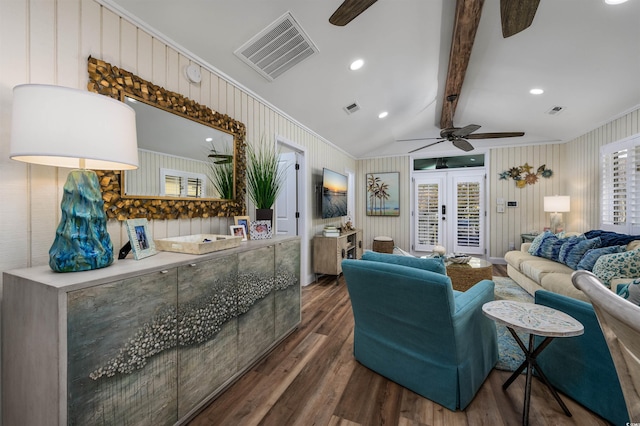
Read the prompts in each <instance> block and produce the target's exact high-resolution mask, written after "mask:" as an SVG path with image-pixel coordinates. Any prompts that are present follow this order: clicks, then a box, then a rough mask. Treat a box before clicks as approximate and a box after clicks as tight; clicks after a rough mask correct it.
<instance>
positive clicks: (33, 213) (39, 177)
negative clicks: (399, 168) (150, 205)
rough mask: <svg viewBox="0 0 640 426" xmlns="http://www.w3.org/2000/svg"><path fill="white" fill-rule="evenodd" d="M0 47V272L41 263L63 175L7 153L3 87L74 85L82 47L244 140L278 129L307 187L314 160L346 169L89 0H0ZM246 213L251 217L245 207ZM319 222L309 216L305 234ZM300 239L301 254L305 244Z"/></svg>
mask: <svg viewBox="0 0 640 426" xmlns="http://www.w3.org/2000/svg"><path fill="white" fill-rule="evenodd" d="M0 52H2V54H0V178H1V179H2V182H3V185H1V186H0V197H1V199H2V200H3V202H2V205H1V206H0V219H1V220H0V238H1V239H2V240H1V241H2V244H1V245H0V270H8V269H13V268H19V267H25V266H34V265H42V264H46V263H47V262H48V250H49V247H50V246H51V243H52V241H53V237H54V234H55V228H56V226H57V223H58V221H59V215H60V213H59V211H60V207H59V203H60V199H61V193H62V187H63V185H64V181H65V179H66V176H67V171H66V170H65V169H55V168H52V167H43V166H30V165H26V164H22V163H17V162H14V161H11V160H9V159H8V153H9V150H8V145H9V137H10V135H9V128H10V118H11V102H12V88H13V87H14V86H15V85H18V84H24V83H45V84H57V85H62V86H68V87H75V88H79V89H84V88H86V84H87V58H88V57H89V56H90V55H91V56H93V57H96V58H99V59H102V60H105V61H107V62H109V63H111V64H112V65H115V66H118V67H121V68H123V69H126V70H128V71H131V72H133V73H135V74H137V75H139V76H140V77H142V78H144V79H146V80H149V81H152V82H153V83H155V84H158V85H160V86H163V87H165V88H166V89H168V90H172V91H176V92H179V93H181V94H183V95H185V96H187V97H189V98H191V99H194V100H195V101H197V102H199V103H201V104H205V105H207V106H209V107H211V108H212V109H213V110H216V111H219V112H221V113H223V114H228V115H229V116H231V117H233V118H235V119H236V120H239V121H242V122H243V123H245V125H246V126H247V136H248V138H247V139H248V142H249V143H253V142H255V141H258V140H260V139H261V138H263V137H264V138H268V140H269V141H274V140H275V139H274V138H275V135H280V136H282V137H284V138H286V139H287V140H290V141H292V142H295V143H296V144H298V145H299V146H301V147H303V148H304V149H305V150H306V155H307V162H308V163H307V166H308V168H307V172H308V174H309V175H308V182H309V187H308V188H306V192H307V193H309V194H313V192H314V190H315V188H314V186H313V185H314V179H313V175H314V174H317V173H320V172H321V171H322V167H323V166H325V165H327V164H331V167H332V168H334V169H336V170H339V171H344V170H345V169H352V170H355V169H356V161H355V159H353V158H352V157H350V156H348V155H346V154H345V153H344V152H343V151H341V150H338V149H336V148H335V147H334V146H333V145H331V144H330V143H328V142H327V141H325V140H324V139H322V138H320V137H319V136H318V135H316V134H314V133H313V132H311V131H309V130H308V129H306V128H305V127H303V126H302V125H300V124H298V123H296V122H295V121H294V120H293V119H292V118H291V117H289V116H286V115H285V114H284V113H281V112H279V111H277V110H276V109H275V108H273V107H271V106H269V105H267V104H265V102H263V101H262V100H260V99H258V98H257V97H255V96H253V95H252V94H251V93H249V92H248V91H246V90H244V89H242V88H239V87H238V86H237V85H236V84H234V82H231V81H228V80H227V79H225V78H223V77H221V76H220V74H219V73H216V72H215V69H214V67H215V64H204V63H197V62H196V61H195V60H194V59H193V58H194V57H195V56H193V55H191V54H190V53H189V52H180V51H177V50H176V49H174V48H173V47H172V46H170V45H169V44H168V43H167V42H165V41H164V40H163V38H162V35H159V34H150V33H149V32H147V31H145V30H143V29H141V28H140V27H139V26H137V25H136V24H134V23H132V22H129V21H128V20H126V19H124V18H122V17H120V16H118V15H117V14H116V13H114V12H112V11H110V10H109V9H107V8H106V7H103V6H101V5H100V4H98V3H96V2H95V1H93V0H64V1H54V0H42V1H28V0H10V1H4V0H3V1H0ZM192 63H194V64H196V65H199V66H200V67H201V73H202V82H201V83H200V84H199V85H193V84H190V83H189V82H188V81H187V80H186V78H185V77H184V76H183V73H182V72H181V71H182V69H183V68H184V67H185V66H187V65H189V64H192ZM87 142H88V143H90V142H91V141H90V139H88V141H87ZM315 204H316V200H315V199H314V198H313V197H309V198H308V205H307V206H306V207H307V211H308V212H315V211H316V210H315V208H316V206H315ZM247 211H248V213H249V214H250V215H252V216H253V207H252V206H248V209H247ZM232 220H233V219H232V218H231V219H228V218H208V219H192V220H188V219H181V220H161V221H152V223H151V224H150V228H151V232H152V234H153V236H154V237H156V238H163V237H168V236H176V235H187V234H194V233H200V232H213V233H224V234H227V233H228V232H229V227H228V226H229V224H231V223H232ZM323 224H324V221H323V220H321V219H319V218H318V217H317V215H315V214H314V216H313V218H312V220H310V221H309V227H308V233H309V235H311V236H312V235H313V234H314V233H315V232H317V230H319V229H321V228H322V226H323ZM108 229H109V233H110V235H111V239H112V241H113V245H114V247H115V248H116V249H118V248H119V247H120V246H121V245H122V244H123V243H124V242H125V241H126V240H127V236H126V230H125V229H124V227H123V226H122V224H121V223H120V222H117V221H109V224H108ZM306 243H307V245H308V247H309V252H310V244H311V243H310V241H307V242H306ZM307 275H310V271H307ZM303 276H304V274H303Z"/></svg>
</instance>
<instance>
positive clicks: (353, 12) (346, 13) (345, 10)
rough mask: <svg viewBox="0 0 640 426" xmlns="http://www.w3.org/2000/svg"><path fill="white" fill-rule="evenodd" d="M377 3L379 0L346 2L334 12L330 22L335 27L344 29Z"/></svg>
mask: <svg viewBox="0 0 640 426" xmlns="http://www.w3.org/2000/svg"><path fill="white" fill-rule="evenodd" d="M376 1H377V0H344V2H343V3H342V4H341V5H340V7H338V8H337V9H336V11H335V12H333V15H331V18H329V22H331V23H332V24H333V25H337V26H339V27H344V26H345V25H347V24H348V23H349V22H351V21H352V20H354V19H355V18H357V17H358V15H360V14H361V13H362V12H364V11H365V10H367V9H368V8H369V6H371V5H372V4H374V3H375V2H376Z"/></svg>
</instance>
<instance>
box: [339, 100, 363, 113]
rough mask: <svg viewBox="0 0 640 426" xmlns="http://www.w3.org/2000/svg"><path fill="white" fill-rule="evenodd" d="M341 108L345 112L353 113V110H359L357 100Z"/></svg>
mask: <svg viewBox="0 0 640 426" xmlns="http://www.w3.org/2000/svg"><path fill="white" fill-rule="evenodd" d="M343 109H344V110H345V112H346V113H347V114H353V113H354V112H356V111H359V110H360V105H358V103H357V102H354V103H352V104H350V105H347V106H346V107H344V108H343Z"/></svg>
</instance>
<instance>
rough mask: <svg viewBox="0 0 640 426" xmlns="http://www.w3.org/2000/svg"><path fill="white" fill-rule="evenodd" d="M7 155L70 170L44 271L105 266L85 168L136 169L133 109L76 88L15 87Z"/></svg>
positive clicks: (101, 217)
mask: <svg viewBox="0 0 640 426" xmlns="http://www.w3.org/2000/svg"><path fill="white" fill-rule="evenodd" d="M9 156H10V158H12V159H14V160H18V161H23V162H26V163H32V164H41V165H46V166H56V167H69V168H77V169H75V170H72V171H71V172H70V173H69V176H68V178H67V181H66V183H65V185H64V194H63V197H62V203H61V209H62V217H61V220H60V224H59V225H58V228H57V230H56V237H55V240H54V242H53V245H52V246H51V249H50V250H49V266H50V267H51V269H53V270H54V271H56V272H75V271H86V270H91V269H98V268H104V267H105V266H109V265H110V264H111V263H112V262H113V245H112V243H111V239H110V237H109V233H108V232H107V216H106V214H105V212H104V203H103V201H102V193H101V192H100V183H99V182H98V176H97V175H96V172H94V171H93V170H131V169H135V168H137V167H138V144H137V138H136V121H135V112H134V110H133V109H132V108H131V107H129V106H127V105H125V104H124V103H123V102H119V101H117V100H115V99H111V98H109V97H107V96H103V95H98V94H95V93H91V92H87V91H84V90H77V89H71V88H68V87H61V86H51V85H41V84H24V85H19V86H16V87H14V89H13V115H12V127H11V142H10V147H9Z"/></svg>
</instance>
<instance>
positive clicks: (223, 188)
mask: <svg viewBox="0 0 640 426" xmlns="http://www.w3.org/2000/svg"><path fill="white" fill-rule="evenodd" d="M125 102H126V103H127V105H129V106H131V107H132V108H133V109H134V110H135V111H136V126H137V132H138V150H139V151H138V156H139V163H140V167H139V168H138V169H137V170H127V171H126V172H125V175H124V186H123V191H124V195H125V196H127V197H131V196H136V197H138V196H142V197H181V198H185V197H186V198H207V199H232V198H234V181H235V180H234V170H235V167H234V165H235V161H234V137H233V135H232V134H230V133H226V132H224V131H221V130H219V129H216V128H213V127H209V126H207V125H205V124H202V123H200V122H197V121H194V120H190V119H189V118H186V117H184V116H180V115H177V114H174V113H172V112H170V111H166V110H164V109H162V108H158V107H156V106H152V105H149V104H147V103H145V102H143V101H141V100H139V99H135V98H133V97H130V96H125Z"/></svg>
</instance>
